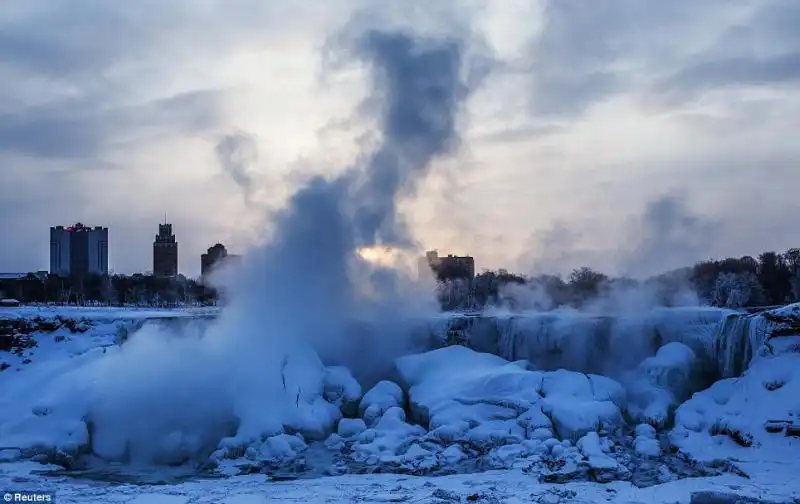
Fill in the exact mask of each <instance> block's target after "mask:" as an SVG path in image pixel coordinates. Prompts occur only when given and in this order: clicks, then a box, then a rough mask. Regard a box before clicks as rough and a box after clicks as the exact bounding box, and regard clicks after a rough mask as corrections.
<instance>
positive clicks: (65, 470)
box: [0, 306, 800, 504]
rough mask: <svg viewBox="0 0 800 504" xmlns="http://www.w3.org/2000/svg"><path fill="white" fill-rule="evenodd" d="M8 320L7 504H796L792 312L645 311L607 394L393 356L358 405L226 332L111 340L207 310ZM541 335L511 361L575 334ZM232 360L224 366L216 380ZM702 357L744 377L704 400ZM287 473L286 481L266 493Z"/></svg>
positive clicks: (0, 405) (345, 382)
mask: <svg viewBox="0 0 800 504" xmlns="http://www.w3.org/2000/svg"><path fill="white" fill-rule="evenodd" d="M6 310H7V311H5V312H3V311H0V322H2V320H5V322H3V323H0V342H9V341H11V342H13V345H14V347H13V348H11V351H10V352H5V351H0V366H1V367H2V368H3V370H2V371H0V489H3V490H18V491H24V490H49V491H55V492H57V494H58V499H59V501H58V502H109V501H113V502H142V503H144V502H154V503H160V502H164V503H175V504H179V503H190V502H192V503H194V502H209V503H210V502H229V503H249V502H300V501H302V502H308V503H314V502H470V501H473V502H509V503H513V502H565V503H566V502H689V500H690V496H691V493H692V492H695V491H701V490H716V491H722V492H728V493H731V494H735V495H740V496H750V497H756V498H762V499H767V500H771V501H774V502H793V501H792V498H795V497H797V496H800V484H798V483H797V482H796V481H797V478H796V476H795V475H796V474H798V473H800V460H799V459H798V457H797V453H800V437H794V436H792V435H791V434H797V432H796V430H795V429H798V428H800V353H798V350H800V346H799V345H798V340H799V339H800V338H798V337H797V336H794V334H797V331H796V330H797V328H798V327H800V326H798V325H796V324H795V322H797V321H799V320H800V319H798V315H799V314H800V308H798V306H792V307H786V308H782V309H779V310H775V311H773V312H769V313H768V314H766V315H760V316H757V317H750V318H729V315H730V314H729V313H721V314H720V313H717V314H711V313H709V312H708V311H707V310H706V311H698V313H695V314H690V313H688V311H687V310H682V311H681V312H680V313H678V312H675V313H674V315H675V320H676V321H678V322H679V323H678V322H676V323H675V324H674V325H673V326H670V327H666V326H665V324H666V322H665V320H669V313H667V312H659V313H658V314H656V315H652V316H651V317H650V318H651V319H652V318H655V319H658V321H659V322H658V323H659V324H661V325H660V326H658V327H660V329H658V328H657V329H656V333H657V334H658V335H659V338H660V342H659V343H660V344H661V346H660V348H658V347H656V348H655V349H653V350H652V351H651V352H650V354H649V355H647V356H646V357H644V358H643V359H639V360H638V361H636V362H637V363H636V364H635V365H634V366H632V367H630V368H628V369H625V371H624V372H620V373H617V374H615V375H614V376H613V377H608V376H600V375H596V374H585V373H586V372H588V371H586V370H583V369H577V370H572V371H570V370H564V369H560V370H546V371H545V370H539V369H534V368H533V367H532V365H531V364H530V363H529V362H528V361H517V362H510V361H507V360H505V359H503V358H502V357H500V356H497V355H493V354H489V353H480V352H476V351H475V350H472V349H469V348H467V347H464V346H446V347H444V348H440V349H437V350H432V351H429V352H426V353H421V354H415V355H407V356H405V357H401V358H399V359H397V360H396V364H395V368H394V369H393V370H387V373H386V377H385V379H384V380H383V381H380V382H379V383H377V384H367V385H365V387H364V388H363V389H362V385H361V384H359V383H358V382H357V381H355V379H354V378H353V377H352V375H351V374H350V372H349V370H348V369H347V368H343V367H331V366H327V367H326V366H325V365H324V364H323V363H322V362H320V361H319V359H318V358H317V357H316V355H315V354H314V352H313V351H312V352H308V351H307V349H306V350H304V351H299V350H298V349H293V351H292V352H289V353H287V354H285V355H284V357H283V358H279V355H278V354H276V355H278V357H275V358H270V359H271V360H269V362H270V363H272V364H274V366H273V367H272V368H269V369H260V368H259V366H257V365H255V364H257V363H259V362H262V360H263V359H261V358H260V357H259V352H265V351H273V350H274V351H278V350H280V351H283V350H286V349H287V348H285V347H281V346H273V347H247V348H250V349H251V352H250V353H252V354H254V357H253V359H252V360H250V359H249V357H248V356H246V355H237V356H231V355H228V353H227V351H228V350H227V346H228V345H227V343H231V345H232V346H233V347H234V348H237V349H239V348H240V347H238V346H237V345H235V343H236V340H235V338H236V337H237V335H236V334H230V333H228V332H225V333H222V334H217V333H214V331H213V330H210V333H209V335H207V336H202V337H201V336H200V334H199V333H194V332H192V331H185V330H184V332H185V333H186V334H183V335H182V336H181V337H179V338H177V339H175V338H174V335H173V334H172V332H171V331H170V330H166V329H164V328H160V327H159V326H151V327H150V326H148V328H147V329H145V330H141V333H138V334H136V335H134V336H133V337H132V338H130V339H128V340H127V341H126V342H125V343H124V344H122V345H120V344H119V343H120V342H122V341H123V340H124V339H125V338H122V337H121V335H122V336H127V332H126V331H122V330H121V328H126V327H130V323H131V321H135V320H137V319H138V320H140V321H141V320H142V319H147V318H159V319H160V318H174V317H191V316H203V315H205V314H207V312H197V311H195V312H192V311H180V312H177V313H175V312H164V311H156V310H114V309H88V310H81V309H74V308H73V309H60V310H55V309H50V310H52V311H46V310H48V309H47V308H44V309H29V308H13V309H6ZM57 316H58V317H57ZM736 317H741V316H740V315H737V316H736ZM534 318H535V317H534ZM69 320H71V321H72V322H69ZM542 320H543V319H541V318H540V319H539V320H538V321H536V322H534V323H533V324H532V323H531V322H524V321H523V322H519V321H518V322H515V323H514V325H515V326H517V327H519V326H520V325H521V326H527V327H531V326H533V327H535V328H537V329H536V330H533V331H531V332H529V333H528V334H529V338H531V341H527V342H522V343H521V342H520V341H521V338H523V337H524V336H525V333H524V332H523V331H520V330H516V332H514V333H513V338H514V340H515V341H517V343H515V344H516V345H517V350H516V352H522V353H524V354H529V353H530V354H534V353H536V352H537V350H536V348H537V347H536V345H537V344H538V345H540V347H539V350H538V352H541V351H543V349H548V348H549V350H550V351H557V350H558V348H557V347H554V346H553V345H554V341H556V340H559V341H562V340H563V341H564V342H567V343H569V342H574V341H575V339H574V338H575V335H576V330H575V327H584V325H585V324H584V322H582V321H578V322H576V325H573V326H570V325H569V324H568V323H567V322H565V320H566V318H561V319H558V320H557V321H556V322H557V323H556V324H555V325H553V324H551V323H550V322H549V320H552V318H550V319H547V320H548V322H547V324H546V327H547V331H546V336H547V337H542V334H543V333H542V331H541V330H540V328H541V327H542V326H543V323H542ZM506 323H507V322H503V324H506ZM3 324H5V325H3ZM37 324H38V325H37ZM437 324H441V321H438V322H435V321H434V322H432V326H437ZM681 324H684V325H683V329H681ZM652 325H653V324H650V325H647V329H646V330H643V331H642V335H643V337H645V336H646V337H647V338H648V339H649V338H651V334H652V332H653V331H652V330H651V329H650V327H651V326H652ZM666 325H668V324H666ZM709 325H713V326H714V327H716V329H713V330H712V329H709V328H708V327H706V326H709ZM590 326H591V327H598V326H597V325H596V324H595V322H592V323H591V324H590ZM141 327H142V326H141V323H138V324H136V325H135V328H136V329H140V328H141ZM225 327H232V325H230V324H229V325H227V326H225ZM234 327H235V326H234ZM554 327H556V328H562V329H561V330H562V331H563V338H562V337H560V336H558V334H554V330H553V328H554ZM625 327H626V328H627V329H626V330H627V331H628V332H627V333H625V334H632V333H631V331H632V329H631V328H630V327H629V326H628V322H625ZM636 327H638V326H636ZM697 327H702V328H703V329H702V330H698V329H697ZM9 328H10V329H9ZM726 331H727V332H726ZM11 333H13V334H11ZM612 333H613V331H612ZM673 333H674V334H673ZM511 334H512V333H510V332H509V333H507V334H506V336H503V335H502V334H501V335H500V336H501V337H505V338H506V339H507V338H509V337H511V336H509V335H511ZM621 334H623V333H622V332H620V331H619V330H617V336H616V337H618V338H621V337H622V336H621ZM585 336H586V335H585V334H582V335H581V337H585ZM3 338H5V339H3ZM231 338H233V340H231ZM559 338H560V339H559ZM745 340H746V341H745ZM221 341H225V342H226V346H224V347H220V346H219V343H220V342H221ZM698 342H699V343H698ZM240 343H241V342H240ZM619 343H621V341H618V342H617V344H619ZM645 346H646V345H645ZM520 348H522V349H523V350H519V349H520ZM300 350H302V349H300ZM640 350H641V349H640V348H636V351H637V352H638V351H640ZM656 350H657V351H656ZM586 351H587V350H586V348H582V349H581V352H586ZM607 351H608V349H607V348H606V354H604V356H603V359H608V358H609V355H612V356H613V352H611V354H608V352H607ZM534 356H535V355H534ZM585 357H586V355H583V354H582V355H580V359H576V358H575V355H573V356H572V357H571V358H572V360H573V361H574V362H579V363H580V362H583V361H585ZM589 357H591V355H589ZM232 358H233V359H234V360H233V361H234V362H237V363H239V364H240V365H239V366H238V367H237V368H236V369H230V368H225V367H223V366H221V365H220V364H221V363H230V362H231V359H232ZM562 359H563V357H562ZM709 359H720V361H723V362H722V364H723V365H720V366H716V365H714V366H712V367H713V368H714V369H713V373H715V374H716V376H717V378H718V377H720V376H728V375H727V374H726V373H731V369H738V368H739V367H741V368H743V369H746V371H745V372H744V374H743V375H742V376H732V377H730V378H727V379H724V380H721V381H717V382H716V383H714V385H713V386H711V387H710V388H707V384H706V382H705V380H707V379H708V377H707V376H705V375H704V372H703V371H704V366H706V367H707V366H708V361H709ZM531 360H533V359H531ZM264 366H265V367H267V365H266V364H265V365H264ZM390 371H391V372H390ZM642 422H643V423H642ZM43 473H46V474H43ZM248 473H249V474H248ZM378 473H383V474H378ZM690 476H691V477H690ZM212 477H213V479H212ZM290 477H291V478H295V477H296V478H299V479H296V480H294V481H277V480H283V479H286V478H290ZM156 483H162V484H156ZM709 502H710V501H709Z"/></svg>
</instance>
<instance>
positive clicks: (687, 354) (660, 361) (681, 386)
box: [624, 342, 706, 428]
mask: <svg viewBox="0 0 800 504" xmlns="http://www.w3.org/2000/svg"><path fill="white" fill-rule="evenodd" d="M624 382H625V384H626V387H627V391H628V414H629V415H630V416H631V417H632V418H633V419H634V420H636V421H637V422H645V423H649V424H650V425H653V426H654V427H657V428H663V427H664V426H665V425H666V424H667V423H668V422H669V421H670V419H671V417H672V413H673V412H674V410H675V408H676V407H677V406H678V405H679V404H680V403H682V402H683V401H685V400H687V399H688V398H689V397H691V395H692V393H694V392H696V391H698V390H701V389H702V388H704V385H706V384H705V383H704V382H703V380H702V373H701V369H700V360H699V359H698V358H697V356H696V355H695V353H694V352H693V351H692V349H691V348H689V347H688V346H686V345H684V344H682V343H676V342H675V343H668V344H666V345H664V346H663V347H661V348H659V349H658V352H657V353H656V355H654V356H652V357H648V358H647V359H645V360H643V361H642V362H641V363H640V364H639V366H638V367H637V368H636V369H635V370H633V371H632V372H630V373H628V374H627V375H626V376H625V378H624Z"/></svg>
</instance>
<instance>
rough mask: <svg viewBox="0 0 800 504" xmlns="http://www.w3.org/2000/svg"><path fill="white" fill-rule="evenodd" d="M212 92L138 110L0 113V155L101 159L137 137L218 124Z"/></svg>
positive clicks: (72, 105) (94, 106) (82, 105)
mask: <svg viewBox="0 0 800 504" xmlns="http://www.w3.org/2000/svg"><path fill="white" fill-rule="evenodd" d="M219 98H220V93H219V92H218V91H197V92H190V93H183V94H180V95H177V96H173V97H170V98H166V99H160V100H155V101H152V102H149V103H145V104H143V105H137V106H122V107H108V106H105V105H104V104H103V103H98V102H95V101H91V100H88V99H83V100H69V101H63V102H56V103H49V104H46V105H37V106H30V107H21V108H20V109H19V110H17V111H15V112H6V113H0V151H2V150H6V151H11V152H16V153H20V154H27V155H30V156H36V157H48V158H75V157H93V156H101V155H102V154H103V151H104V149H106V148H108V147H111V146H112V145H113V144H114V143H115V142H121V141H125V140H130V139H131V138H134V137H136V136H137V135H153V134H159V133H163V132H165V131H169V132H172V133H178V134H189V133H194V132H201V131H206V130H209V129H213V128H214V127H215V126H217V125H218V124H219V121H220V111H219Z"/></svg>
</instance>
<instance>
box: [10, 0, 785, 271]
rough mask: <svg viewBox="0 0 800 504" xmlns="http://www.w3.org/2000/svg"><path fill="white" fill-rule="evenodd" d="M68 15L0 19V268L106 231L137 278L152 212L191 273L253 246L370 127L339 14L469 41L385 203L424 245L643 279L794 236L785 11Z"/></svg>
mask: <svg viewBox="0 0 800 504" xmlns="http://www.w3.org/2000/svg"><path fill="white" fill-rule="evenodd" d="M78 1H79V2H80V5H79V6H73V5H62V4H59V3H53V2H45V1H42V0H30V1H25V2H22V1H20V0H11V3H10V4H9V5H13V8H11V7H9V8H8V9H4V10H3V12H0V33H3V34H4V36H7V37H8V39H7V40H8V41H9V43H8V44H6V45H5V47H11V48H14V49H13V50H9V51H5V52H3V51H2V50H0V52H3V55H4V57H5V58H4V65H3V67H2V69H0V79H2V82H3V83H4V87H5V93H4V96H3V99H2V102H0V167H2V171H3V172H2V175H3V183H4V186H5V187H12V188H13V191H3V192H2V195H0V215H4V216H13V218H10V219H7V221H6V222H4V226H5V227H6V232H7V233H8V235H9V236H11V237H13V239H12V240H9V241H8V243H7V244H4V247H2V248H0V265H2V266H0V268H2V269H5V270H12V271H16V270H24V269H38V268H41V267H43V266H44V265H46V264H47V260H48V258H47V250H46V247H45V248H41V246H40V244H41V242H42V241H43V234H42V230H43V229H46V228H47V227H49V226H50V225H51V224H52V222H53V221H55V220H59V219H60V218H61V216H69V217H70V220H78V219H79V220H82V221H85V222H100V223H103V225H104V226H108V227H109V228H110V229H111V230H112V231H111V235H110V240H111V242H112V245H111V247H112V248H113V250H114V252H113V253H112V254H111V257H110V262H111V264H110V267H111V268H112V269H114V270H115V271H119V272H134V271H143V270H147V269H149V268H150V256H151V242H152V236H151V235H152V230H151V222H154V221H157V220H158V219H159V218H160V214H161V213H162V212H163V211H164V210H166V211H167V212H168V214H169V215H170V220H171V221H172V222H173V223H174V224H175V226H176V228H179V229H180V230H181V254H185V257H199V255H200V254H202V252H203V251H204V250H206V249H207V247H208V245H209V244H212V243H216V242H218V241H222V242H224V243H226V244H229V245H230V247H231V248H232V249H234V250H237V251H241V252H245V251H246V250H247V249H248V248H249V245H250V244H252V243H254V242H255V241H257V239H258V238H259V237H263V236H265V234H266V233H265V232H264V231H263V230H264V227H265V226H266V227H268V224H269V223H268V219H269V216H270V215H272V212H273V211H274V210H275V209H276V208H278V207H280V206H281V205H282V204H283V203H284V202H285V199H286V197H287V196H288V195H289V194H290V193H291V192H292V190H293V189H295V188H296V187H297V186H299V185H300V184H301V183H302V181H303V180H306V179H307V178H308V177H309V176H310V175H312V174H321V175H323V176H330V175H332V174H336V173H340V172H341V171H342V170H344V169H346V168H347V167H349V166H352V165H353V164H354V163H356V162H357V161H358V160H359V159H361V158H362V157H363V156H362V154H363V148H364V145H369V144H370V141H371V139H372V138H371V137H372V136H374V134H375V127H374V124H373V121H372V120H371V117H365V115H364V114H365V109H369V107H365V106H363V105H364V104H370V103H373V102H372V101H370V99H375V98H376V97H379V93H373V94H374V96H371V95H370V92H371V91H370V90H369V85H368V84H367V83H368V77H367V75H366V74H367V72H366V71H365V67H363V66H362V65H361V64H360V63H359V62H358V61H356V60H355V59H354V58H352V57H350V56H351V55H350V54H348V53H347V47H346V42H347V40H348V38H347V36H346V35H347V34H348V33H347V30H348V29H350V28H353V25H352V24H348V23H349V21H350V20H351V19H353V18H358V19H360V20H362V21H363V22H364V23H366V25H368V26H377V27H380V28H385V27H390V28H392V29H396V30H398V31H399V32H400V33H412V32H415V33H416V32H419V34H421V35H423V36H428V35H435V36H446V37H451V38H454V39H457V40H459V41H461V42H463V43H464V44H465V45H469V46H470V47H471V48H473V49H474V50H472V53H475V54H474V57H475V59H476V63H475V65H472V66H474V67H475V68H474V70H475V71H474V73H475V80H476V87H477V88H479V89H477V90H476V92H475V93H473V95H472V97H471V99H470V101H469V103H468V104H467V105H466V107H465V111H464V113H463V114H460V116H459V117H458V128H459V138H460V145H461V146H462V147H463V148H462V149H460V150H458V151H455V150H454V151H453V152H449V153H448V155H447V156H441V157H439V158H437V159H436V160H435V161H434V164H433V166H432V168H431V173H430V174H428V176H427V177H426V178H424V180H421V182H420V187H418V188H417V190H416V191H414V192H413V197H410V199H409V201H407V202H403V203H404V205H403V206H402V208H403V209H404V210H407V215H406V217H407V218H406V221H407V224H408V227H409V229H411V230H412V232H413V233H412V234H413V236H414V238H415V239H416V240H417V241H418V242H419V243H420V244H422V248H428V247H429V246H431V245H433V244H440V243H447V244H450V245H451V247H452V249H453V250H456V251H462V250H463V251H469V252H470V253H471V254H474V255H475V256H478V257H480V258H481V264H482V266H486V267H487V268H493V269H495V268H499V267H507V268H509V269H512V270H515V271H520V272H528V271H529V270H530V269H536V270H539V271H552V272H555V273H558V272H562V273H563V272H564V271H565V270H569V269H570V268H573V267H576V266H579V265H588V266H591V267H594V268H596V269H599V270H603V271H609V272H614V273H620V274H633V275H639V274H647V273H653V272H655V271H656V270H663V269H670V268H672V267H676V266H680V265H682V264H686V263H691V262H693V261H696V260H699V259H703V258H707V257H722V256H727V255H738V256H741V255H747V254H750V255H752V254H757V253H758V252H759V250H761V249H764V248H766V249H774V250H785V249H787V248H789V247H791V246H793V245H794V244H795V243H796V241H797V238H796V237H797V236H799V235H800V221H798V220H797V219H796V218H795V217H794V216H795V215H797V213H798V212H800V202H798V200H797V198H796V195H795V190H794V188H795V187H797V185H798V184H799V183H800V171H799V170H797V167H796V165H797V159H800V144H798V143H797V142H796V141H795V139H794V135H793V134H792V133H791V131H796V130H798V129H800V91H799V90H798V86H796V84H797V82H798V80H800V73H798V71H797V68H798V65H797V54H800V39H798V38H797V36H796V28H795V25H796V23H794V21H795V20H797V19H800V4H798V3H797V2H794V1H789V0H777V1H770V2H766V1H763V0H742V1H740V2H735V3H734V5H732V4H731V3H730V2H727V1H719V0H709V1H708V2H702V4H699V5H698V3H697V2H690V1H686V0H679V1H676V2H646V6H644V5H645V3H640V2H589V3H587V5H585V6H583V8H580V9H577V8H575V6H574V4H573V2H570V1H565V2H543V1H536V0H533V1H531V2H526V3H524V4H519V3H516V2H510V3H505V2H493V3H481V2H477V3H475V2H467V1H463V2H462V1H458V0H454V1H453V2H446V3H445V4H442V5H441V6H440V7H439V9H440V10H441V12H440V14H441V15H437V16H427V15H424V17H423V18H422V19H420V18H417V17H416V16H418V15H420V12H427V11H426V10H425V9H421V10H418V9H415V8H412V7H408V8H404V9H388V11H391V14H386V15H385V16H384V15H382V14H381V13H380V12H376V11H375V10H374V9H371V8H370V7H369V6H368V5H367V3H365V2H363V1H361V0H344V1H343V2H341V3H337V4H336V5H335V6H332V5H316V4H315V6H314V8H310V4H308V3H306V2H303V1H301V2H299V3H297V4H292V5H291V6H288V5H287V6H285V8H283V9H275V8H274V7H270V5H269V4H264V3H263V2H257V1H255V0H243V1H242V2H237V3H236V5H235V6H234V7H231V6H225V5H223V4H222V3H217V2H209V3H204V4H203V5H202V6H197V5H196V3H195V2H189V1H184V0H175V1H174V2H169V3H162V4H154V5H152V6H150V8H149V9H146V10H144V11H142V10H141V9H139V8H138V7H136V6H135V5H128V4H125V3H113V5H112V4H108V5H105V4H104V5H103V6H100V5H97V4H93V3H83V2H82V1H81V0H78ZM410 1H412V3H413V2H414V1H416V0H410ZM415 5H416V4H415ZM78 12H80V13H81V14H80V15H78V14H77V13H78ZM178 19H179V20H180V30H175V29H174V28H175V27H174V25H173V24H172V23H173V22H174V21H175V20H178ZM96 26H102V29H99V30H95V29H94V28H95V27H96ZM89 27H92V29H89ZM356 28H358V27H356ZM4 40H5V39H4ZM476 41H477V42H476ZM339 44H342V45H343V46H344V47H339ZM753 48H754V49H753ZM751 49H752V50H751ZM472 53H471V56H470V57H472V56H473V54H472ZM565 61H568V62H569V64H568V65H565V64H564V62H565ZM275 75H279V76H280V78H279V79H275V78H273V76H275ZM98 76H102V78H98ZM478 77H480V79H479V78H478ZM478 84H479V85H478ZM373 101H374V100H373ZM751 201H763V202H765V203H764V204H750V202H751ZM156 209H157V210H156ZM157 214H159V215H157ZM56 217H58V218H59V219H57V218H56ZM620 265H626V267H629V268H630V271H621V270H620V268H621V266H620ZM199 268H200V266H199V264H197V265H195V264H194V261H192V263H187V264H186V268H185V269H186V272H187V273H190V274H198V273H199Z"/></svg>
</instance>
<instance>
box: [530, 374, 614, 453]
mask: <svg viewBox="0 0 800 504" xmlns="http://www.w3.org/2000/svg"><path fill="white" fill-rule="evenodd" d="M542 394H543V395H544V401H543V402H542V411H543V412H544V413H545V414H546V415H548V416H549V417H550V419H551V420H552V422H553V426H554V428H555V432H556V433H557V434H558V435H559V437H561V438H562V439H570V440H572V441H577V440H578V439H579V438H581V437H582V436H584V435H586V434H587V433H589V432H595V431H599V432H602V433H613V432H615V431H617V430H618V429H619V428H620V427H621V426H622V424H623V423H624V421H623V418H622V412H621V410H620V407H621V406H622V407H624V404H625V399H624V398H625V391H624V389H623V388H622V386H621V385H620V384H619V383H617V382H615V381H614V380H612V379H610V378H606V377H604V376H598V375H587V374H583V373H576V372H572V371H566V370H558V371H553V372H549V373H546V374H545V376H544V380H543V386H542Z"/></svg>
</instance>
